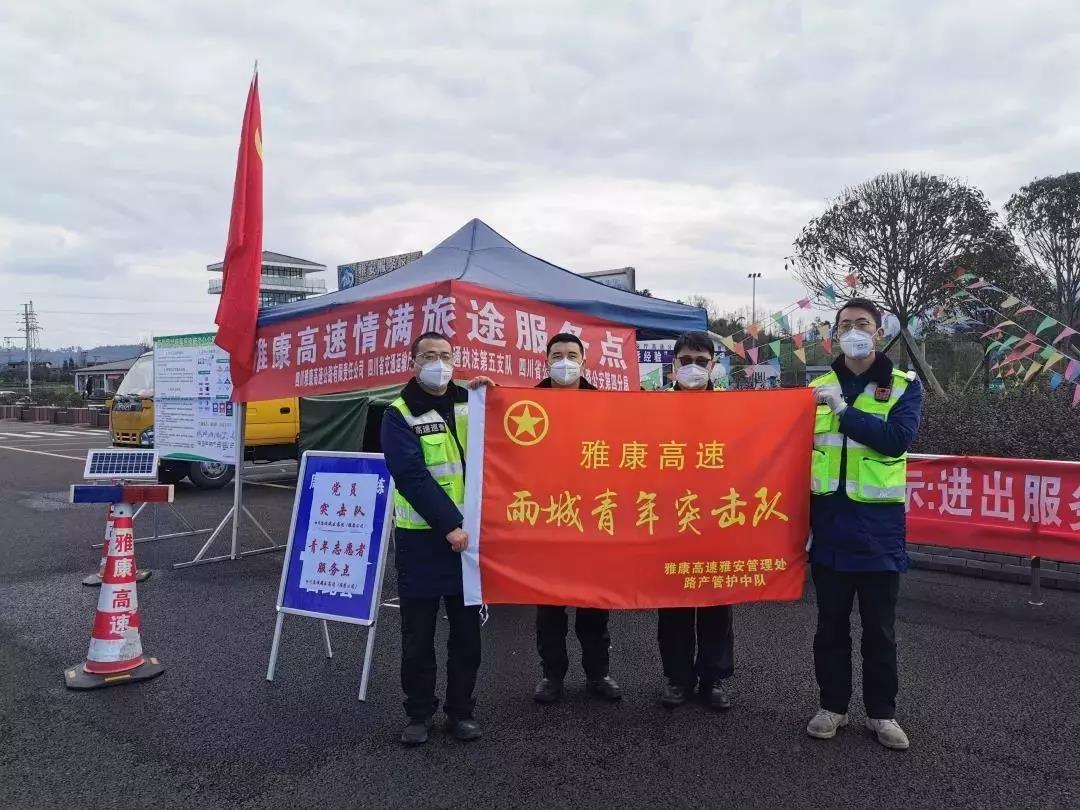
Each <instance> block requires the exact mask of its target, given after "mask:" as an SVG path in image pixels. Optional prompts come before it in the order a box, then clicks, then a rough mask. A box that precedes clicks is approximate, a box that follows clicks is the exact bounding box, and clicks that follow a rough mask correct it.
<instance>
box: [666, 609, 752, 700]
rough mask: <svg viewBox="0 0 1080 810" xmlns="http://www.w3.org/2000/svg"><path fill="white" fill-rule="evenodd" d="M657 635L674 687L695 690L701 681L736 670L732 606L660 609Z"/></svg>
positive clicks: (708, 680)
mask: <svg viewBox="0 0 1080 810" xmlns="http://www.w3.org/2000/svg"><path fill="white" fill-rule="evenodd" d="M656 638H657V641H659V642H660V660H661V661H663V663H664V675H665V676H666V677H667V679H668V681H669V682H670V683H671V684H673V685H675V686H682V687H684V688H686V689H693V688H694V686H696V685H697V683H698V682H699V681H700V682H701V683H702V684H705V685H711V684H714V683H716V682H717V681H720V680H723V679H724V678H730V677H731V676H732V675H733V674H734V673H735V626H734V624H733V622H732V612H731V605H717V606H715V607H703V608H660V610H659V611H658V615H657V622H656ZM695 648H696V652H697V658H696V660H695V657H694V653H695Z"/></svg>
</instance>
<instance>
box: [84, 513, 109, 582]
mask: <svg viewBox="0 0 1080 810" xmlns="http://www.w3.org/2000/svg"><path fill="white" fill-rule="evenodd" d="M112 538H113V505H112V504H111V503H110V504H109V511H108V512H107V513H106V517H105V543H104V544H103V545H102V546H101V562H100V563H98V570H97V573H96V574H91V575H90V576H88V577H87V578H86V579H84V580H83V581H82V584H83V585H89V586H90V587H96V586H98V585H100V584H101V578H102V577H103V576H105V558H106V557H108V556H109V544H110V543H111V542H112Z"/></svg>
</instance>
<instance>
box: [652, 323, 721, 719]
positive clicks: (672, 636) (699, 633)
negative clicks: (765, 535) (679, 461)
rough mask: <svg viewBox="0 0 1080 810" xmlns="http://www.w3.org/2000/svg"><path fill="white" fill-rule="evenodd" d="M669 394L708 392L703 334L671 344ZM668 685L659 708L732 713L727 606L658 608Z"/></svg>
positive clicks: (711, 355) (709, 347)
mask: <svg viewBox="0 0 1080 810" xmlns="http://www.w3.org/2000/svg"><path fill="white" fill-rule="evenodd" d="M674 355H675V361H674V366H675V387H674V388H673V389H671V390H673V391H685V392H703V391H712V390H713V385H712V380H711V375H712V370H713V367H714V366H715V364H716V363H715V356H716V347H715V346H714V345H713V341H712V338H711V337H710V336H709V335H708V333H706V332H687V333H686V334H685V335H681V336H680V337H679V339H678V340H676V341H675V351H674ZM656 637H657V641H658V642H659V644H660V659H661V660H662V661H663V664H664V675H665V676H666V677H667V679H668V684H667V686H666V687H665V688H664V691H663V693H662V694H661V695H660V703H661V704H663V705H664V706H665V707H667V708H669V709H674V708H676V707H678V706H681V705H682V704H684V703H686V701H687V700H689V699H690V697H691V696H692V695H693V694H694V689H695V688H697V689H698V695H699V697H700V698H701V700H702V702H704V703H705V705H706V706H708V707H709V708H710V709H713V710H715V711H727V710H728V709H730V708H731V703H732V701H731V696H730V695H729V694H728V692H727V689H726V688H725V687H724V681H725V680H727V679H728V678H730V677H731V676H732V675H734V674H735V630H734V624H733V622H732V612H731V605H715V606H713V607H701V608H660V610H659V611H658V617H657V628H656Z"/></svg>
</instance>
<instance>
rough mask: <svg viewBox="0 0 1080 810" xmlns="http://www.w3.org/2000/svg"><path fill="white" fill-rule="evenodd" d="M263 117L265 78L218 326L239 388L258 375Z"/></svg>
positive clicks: (255, 100)
mask: <svg viewBox="0 0 1080 810" xmlns="http://www.w3.org/2000/svg"><path fill="white" fill-rule="evenodd" d="M262 220H263V186H262V113H261V111H260V109H259V76H258V74H255V78H253V79H252V80H251V88H250V89H249V90H248V98H247V107H246V108H245V109H244V125H243V128H242V129H241V130H240V151H239V154H238V155H237V159H236V185H235V187H234V188H233V204H232V217H231V218H230V220H229V241H228V242H227V243H226V245H225V268H224V270H225V272H224V280H223V281H222V286H221V300H220V301H219V302H218V309H217V315H216V316H215V317H214V323H216V324H217V325H218V333H217V337H216V338H215V339H214V342H215V343H217V345H218V346H220V347H221V348H222V349H224V350H225V351H227V352H228V353H229V365H230V370H231V372H232V381H233V387H234V389H235V388H238V387H240V386H242V385H243V384H244V383H245V382H247V380H248V379H249V378H250V377H251V375H252V373H253V371H254V369H253V365H254V355H255V325H256V321H257V320H258V316H259V275H260V273H261V272H262V230H263V221H262Z"/></svg>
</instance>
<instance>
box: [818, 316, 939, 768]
mask: <svg viewBox="0 0 1080 810" xmlns="http://www.w3.org/2000/svg"><path fill="white" fill-rule="evenodd" d="M835 328H836V334H837V335H838V336H839V338H840V348H841V350H842V351H843V354H842V355H841V356H840V357H838V358H837V359H836V361H835V362H834V363H833V365H832V370H831V371H829V372H828V373H826V374H825V375H823V376H822V377H819V378H818V379H816V380H814V381H813V383H811V386H812V387H813V388H814V391H815V394H816V398H817V403H818V409H817V414H816V415H815V418H814V451H813V458H812V462H811V475H810V478H811V484H810V488H811V492H812V497H811V499H810V527H811V529H812V531H813V541H812V545H811V547H810V565H811V574H812V576H813V580H814V590H815V592H816V594H817V614H818V615H817V632H816V633H815V635H814V671H815V674H816V676H817V682H818V688H819V690H820V701H821V702H820V707H821V708H820V709H819V711H818V713H817V714H816V715H814V717H813V719H811V720H810V723H809V725H808V726H807V727H806V733H807V734H809V735H810V736H811V737H815V738H817V739H822V740H827V739H831V738H832V737H834V736H835V735H836V731H837V729H838V728H840V727H841V726H845V725H847V722H848V702H849V701H850V699H851V627H850V623H851V609H852V605H853V603H854V601H855V598H856V597H858V601H859V614H860V616H861V618H862V662H863V703H864V706H865V708H866V726H867V728H869V729H870V730H871V731H872V732H873V733H874V734H875V735H876V736H877V739H878V742H880V743H881V744H882V745H884V746H885V747H886V748H892V749H895V750H904V749H906V748H907V747H908V738H907V735H906V734H905V733H904V730H903V729H902V728H901V727H900V725H899V724H898V723H897V722H896V693H897V689H898V677H897V667H896V635H895V630H894V627H895V621H896V601H897V596H898V594H899V589H900V574H901V573H902V572H904V571H906V570H907V568H908V556H907V551H906V548H905V537H904V532H905V525H906V520H905V514H904V500H905V496H906V487H907V450H908V448H909V447H910V446H911V443H912V442H913V441H914V439H915V434H916V432H917V431H918V429H919V419H920V414H921V411H922V400H923V394H922V386H920V385H919V383H918V381H917V380H916V379H915V375H914V374H905V373H904V372H901V371H899V370H897V369H894V368H893V364H892V361H891V360H889V358H888V357H887V356H885V355H884V354H879V353H878V352H877V351H875V344H876V342H877V341H878V340H879V339H880V338H881V336H882V331H881V311H880V310H879V309H878V308H877V307H876V306H875V305H874V304H873V303H872V302H871V301H868V300H866V299H863V298H856V299H853V300H851V301H849V302H848V303H847V304H846V305H844V307H843V308H842V309H841V310H840V311H839V312H838V313H837V315H836V327H835Z"/></svg>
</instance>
